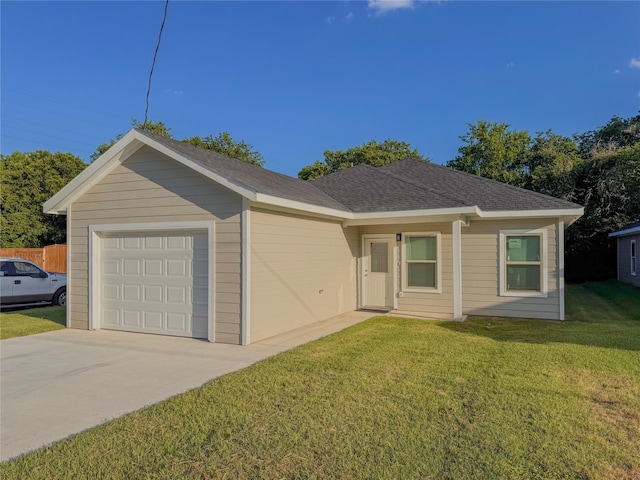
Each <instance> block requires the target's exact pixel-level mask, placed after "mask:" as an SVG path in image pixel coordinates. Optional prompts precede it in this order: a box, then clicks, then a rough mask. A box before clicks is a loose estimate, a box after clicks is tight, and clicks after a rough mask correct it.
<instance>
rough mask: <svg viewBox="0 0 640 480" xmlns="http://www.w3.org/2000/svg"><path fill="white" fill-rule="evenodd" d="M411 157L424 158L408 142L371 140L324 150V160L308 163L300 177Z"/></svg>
mask: <svg viewBox="0 0 640 480" xmlns="http://www.w3.org/2000/svg"><path fill="white" fill-rule="evenodd" d="M410 157H412V158H420V159H424V157H423V156H422V155H421V154H420V152H418V150H416V149H414V148H411V145H409V144H408V143H407V142H401V141H397V140H391V139H387V140H385V141H384V142H382V143H378V142H376V141H375V140H371V141H370V142H367V143H365V144H363V145H361V146H359V147H352V148H349V149H348V150H346V151H342V150H326V151H325V152H324V162H320V161H318V160H316V161H315V162H314V163H312V164H311V165H307V166H306V167H304V168H303V169H302V170H300V172H298V178H300V179H302V180H313V179H314V178H318V177H322V176H324V175H328V174H330V173H333V172H337V171H339V170H344V169H346V168H349V167H352V166H354V165H360V164H362V163H364V164H366V165H371V166H373V167H381V166H383V165H389V164H390V163H393V162H397V161H398V160H403V159H405V158H410Z"/></svg>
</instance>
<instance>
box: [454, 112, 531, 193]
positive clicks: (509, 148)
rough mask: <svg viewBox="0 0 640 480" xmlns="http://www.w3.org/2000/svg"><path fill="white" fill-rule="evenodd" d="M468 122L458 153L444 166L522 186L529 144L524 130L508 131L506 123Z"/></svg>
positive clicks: (529, 140)
mask: <svg viewBox="0 0 640 480" xmlns="http://www.w3.org/2000/svg"><path fill="white" fill-rule="evenodd" d="M467 125H468V126H469V131H468V132H467V133H466V134H465V135H462V136H461V137H460V139H461V140H462V141H463V142H464V145H463V146H461V147H460V148H459V149H458V152H459V153H460V155H458V156H457V157H456V158H455V159H453V160H450V161H449V162H447V166H448V167H452V168H455V169H457V170H462V171H463V172H467V173H473V174H475V175H480V176H482V177H487V178H492V179H494V180H498V181H501V182H505V183H509V184H511V185H519V186H522V185H523V181H524V173H525V171H526V160H525V159H526V153H527V150H528V148H529V144H530V143H531V137H530V136H529V134H528V133H527V131H526V130H520V131H518V130H511V129H509V125H507V124H506V123H493V122H487V121H485V120H478V122H477V123H476V124H475V125H474V124H471V123H469V124H467Z"/></svg>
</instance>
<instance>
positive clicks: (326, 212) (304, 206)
mask: <svg viewBox="0 0 640 480" xmlns="http://www.w3.org/2000/svg"><path fill="white" fill-rule="evenodd" d="M255 197H256V198H255V202H256V203H262V204H264V205H267V206H274V207H282V208H283V209H288V210H296V211H298V212H301V213H314V214H317V215H321V216H326V217H333V218H340V219H343V218H353V215H354V214H353V213H351V212H345V211H344V210H336V209H335V208H329V207H320V206H318V205H312V204H310V203H304V202H298V201H296V200H289V199H287V198H282V197H274V196H273V195H267V194H264V193H256V194H255ZM256 206H259V205H256Z"/></svg>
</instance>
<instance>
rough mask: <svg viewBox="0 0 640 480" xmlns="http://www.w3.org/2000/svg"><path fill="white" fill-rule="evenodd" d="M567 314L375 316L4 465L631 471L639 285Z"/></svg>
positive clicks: (148, 469) (483, 473)
mask: <svg viewBox="0 0 640 480" xmlns="http://www.w3.org/2000/svg"><path fill="white" fill-rule="evenodd" d="M567 305H568V315H569V321H567V322H564V323H561V322H543V321H531V320H501V319H496V318H474V319H471V320H469V321H467V322H465V323H463V324H461V323H454V322H431V321H421V320H410V319H399V318H391V317H377V318H375V319H372V320H369V321H366V322H363V323H361V324H358V325H356V326H354V327H352V328H349V329H347V330H345V331H343V332H340V333H337V334H335V335H331V336H329V337H326V338H324V339H321V340H319V341H316V342H313V343H310V344H307V345H304V346H302V347H300V348H297V349H294V350H291V351H288V352H285V353H283V354H281V355H278V356H276V357H273V358H270V359H268V360H265V361H263V362H260V363H259V364H256V365H254V366H252V367H250V368H247V369H245V370H242V371H240V372H236V373H233V374H230V375H226V376H224V377H222V378H219V379H217V380H214V381H212V382H210V383H209V384H207V385H205V386H204V387H202V388H198V389H195V390H192V391H190V392H187V393H185V394H182V395H178V396H176V397H174V398H172V399H170V400H167V401H164V402H161V403H159V404H157V405H154V406H151V407H149V408H146V409H143V410H141V411H138V412H136V413H133V414H131V415H127V416H125V417H122V418H120V419H116V420H114V421H112V422H109V423H108V424H105V425H102V426H100V427H97V428H94V429H91V430H89V431H86V432H84V433H81V434H78V435H76V436H75V437H73V438H70V439H67V440H64V441H61V442H59V443H57V444H56V445H54V446H52V447H49V448H46V449H43V450H39V451H37V452H35V453H32V454H29V455H26V456H24V457H22V458H20V459H18V460H15V461H13V462H8V463H5V464H3V465H2V466H0V476H1V477H2V478H5V479H13V478H25V479H26V478H29V479H38V478H42V479H56V478H118V479H137V478H141V479H142V478H163V479H165V478H166V479H172V478H190V479H208V478H229V479H235V478H242V479H255V478H269V479H271V478H352V479H355V478H358V479H359V478H399V479H405V478H434V479H447V478H451V479H464V478H473V479H476V478H478V479H485V478H486V479H493V478H496V479H509V478H512V479H525V478H526V479H529V478H549V479H560V478H581V479H582V478H594V479H601V478H605V479H606V478H609V479H635V478H639V477H640V316H639V315H638V311H639V309H640V291H639V290H638V289H634V288H631V287H629V288H627V287H626V286H622V285H620V284H617V283H615V282H606V283H604V284H593V285H579V286H570V287H568V289H567Z"/></svg>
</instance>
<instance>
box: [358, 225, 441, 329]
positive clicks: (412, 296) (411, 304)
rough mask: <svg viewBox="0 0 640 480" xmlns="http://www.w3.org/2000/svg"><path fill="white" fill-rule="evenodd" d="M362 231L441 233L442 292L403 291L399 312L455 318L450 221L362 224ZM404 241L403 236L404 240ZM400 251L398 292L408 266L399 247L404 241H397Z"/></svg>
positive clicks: (370, 232)
mask: <svg viewBox="0 0 640 480" xmlns="http://www.w3.org/2000/svg"><path fill="white" fill-rule="evenodd" d="M360 232H361V233H362V234H376V233H381V234H396V233H402V232H413V233H418V232H440V234H441V242H442V252H441V262H442V279H441V282H442V293H431V292H424V293H423V292H403V296H402V297H399V298H398V311H400V312H406V313H407V314H409V313H413V314H417V315H424V316H431V317H434V318H452V317H453V238H452V235H451V223H449V222H447V223H420V224H405V225H374V226H366V227H361V229H360ZM402 241H404V235H403V240H402ZM396 246H397V247H398V248H397V253H398V258H397V261H398V267H399V268H398V279H397V282H398V285H397V286H396V291H398V292H401V291H402V290H403V285H402V281H403V280H402V273H403V271H402V270H403V269H404V268H406V267H405V266H404V265H402V255H401V253H400V248H401V246H402V242H397V244H396Z"/></svg>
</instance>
